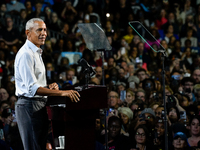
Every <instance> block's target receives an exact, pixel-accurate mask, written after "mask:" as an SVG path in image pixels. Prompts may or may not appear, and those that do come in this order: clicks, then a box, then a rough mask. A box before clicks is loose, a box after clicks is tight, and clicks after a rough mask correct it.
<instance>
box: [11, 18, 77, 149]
mask: <svg viewBox="0 0 200 150" xmlns="http://www.w3.org/2000/svg"><path fill="white" fill-rule="evenodd" d="M25 28H26V29H25V33H26V36H27V40H26V42H25V44H24V45H23V46H22V47H21V48H20V50H19V51H18V53H17V55H16V58H15V86H16V91H15V94H16V96H18V101H17V104H16V106H15V111H16V118H17V123H18V127H19V132H20V135H21V139H22V142H23V146H24V149H26V150H42V149H46V142H47V141H46V138H47V135H48V116H47V112H46V107H45V105H46V102H47V96H67V97H69V98H70V100H71V101H72V102H78V101H79V97H80V95H79V93H78V92H77V91H74V90H62V91H61V90H59V88H58V85H57V83H52V84H49V85H47V82H46V73H45V72H46V70H45V66H44V63H43V60H42V52H43V50H42V49H41V48H40V46H41V45H44V44H45V39H46V37H47V28H46V24H45V23H44V21H43V20H42V19H40V18H32V19H30V20H29V21H27V23H26V27H25Z"/></svg>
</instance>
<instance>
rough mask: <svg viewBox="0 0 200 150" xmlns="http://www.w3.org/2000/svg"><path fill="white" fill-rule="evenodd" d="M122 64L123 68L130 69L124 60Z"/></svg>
mask: <svg viewBox="0 0 200 150" xmlns="http://www.w3.org/2000/svg"><path fill="white" fill-rule="evenodd" d="M121 66H122V68H124V70H128V65H127V63H126V62H122V63H121Z"/></svg>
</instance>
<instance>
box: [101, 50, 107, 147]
mask: <svg viewBox="0 0 200 150" xmlns="http://www.w3.org/2000/svg"><path fill="white" fill-rule="evenodd" d="M101 60H102V84H103V85H105V76H104V51H103V50H102V51H101ZM106 114H107V109H106V108H104V124H105V142H106V150H108V133H107V122H106Z"/></svg>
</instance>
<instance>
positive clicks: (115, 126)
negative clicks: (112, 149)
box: [108, 121, 121, 138]
mask: <svg viewBox="0 0 200 150" xmlns="http://www.w3.org/2000/svg"><path fill="white" fill-rule="evenodd" d="M108 130H109V132H108V134H109V136H110V137H111V138H115V137H116V136H117V135H119V134H120V130H121V126H120V123H119V122H118V121H113V122H111V123H110V124H109V125H108Z"/></svg>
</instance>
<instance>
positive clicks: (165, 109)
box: [161, 53, 168, 150]
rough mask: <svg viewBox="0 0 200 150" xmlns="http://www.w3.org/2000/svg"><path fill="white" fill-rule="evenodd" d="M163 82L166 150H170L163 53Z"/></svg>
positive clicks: (163, 58)
mask: <svg viewBox="0 0 200 150" xmlns="http://www.w3.org/2000/svg"><path fill="white" fill-rule="evenodd" d="M161 59H162V63H163V64H162V82H163V101H164V112H165V115H164V125H165V150H168V130H167V108H166V100H165V67H164V61H165V55H164V54H163V53H162V56H161Z"/></svg>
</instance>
